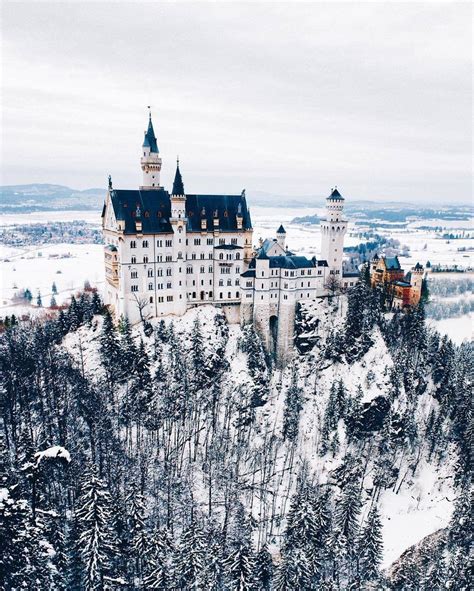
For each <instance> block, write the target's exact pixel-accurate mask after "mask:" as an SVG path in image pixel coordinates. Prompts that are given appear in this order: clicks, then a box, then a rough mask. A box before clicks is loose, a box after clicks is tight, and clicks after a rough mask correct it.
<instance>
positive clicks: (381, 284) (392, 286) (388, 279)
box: [370, 254, 424, 310]
mask: <svg viewBox="0 0 474 591" xmlns="http://www.w3.org/2000/svg"><path fill="white" fill-rule="evenodd" d="M423 276H424V269H423V265H420V263H416V265H415V266H414V267H413V268H412V269H411V271H409V272H408V273H407V274H405V271H404V270H403V269H402V267H401V265H400V261H399V260H398V257H397V256H394V257H385V256H382V257H379V256H378V255H377V254H376V255H375V256H374V258H373V259H372V261H371V262H370V284H371V286H372V287H374V288H380V289H384V290H385V291H386V294H387V305H388V307H389V308H396V309H399V310H403V309H407V308H411V307H413V306H416V305H417V304H418V303H419V301H420V299H421V290H422V286H423Z"/></svg>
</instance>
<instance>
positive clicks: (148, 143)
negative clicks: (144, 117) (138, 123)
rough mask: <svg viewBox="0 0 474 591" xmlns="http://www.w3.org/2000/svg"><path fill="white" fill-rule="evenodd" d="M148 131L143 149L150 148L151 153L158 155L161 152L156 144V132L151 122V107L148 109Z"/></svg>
mask: <svg viewBox="0 0 474 591" xmlns="http://www.w3.org/2000/svg"><path fill="white" fill-rule="evenodd" d="M148 110H149V112H148V129H147V131H146V133H145V139H144V140H143V147H144V148H150V152H151V153H152V152H153V153H155V154H158V153H159V150H158V144H157V143H156V137H155V131H154V129H153V123H152V120H151V110H150V107H148Z"/></svg>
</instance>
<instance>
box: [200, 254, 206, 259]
mask: <svg viewBox="0 0 474 591" xmlns="http://www.w3.org/2000/svg"><path fill="white" fill-rule="evenodd" d="M205 256H206V255H205V254H204V253H203V252H201V257H200V258H201V260H202V259H204V258H205Z"/></svg>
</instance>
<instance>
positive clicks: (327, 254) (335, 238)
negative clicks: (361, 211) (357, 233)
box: [321, 187, 347, 278]
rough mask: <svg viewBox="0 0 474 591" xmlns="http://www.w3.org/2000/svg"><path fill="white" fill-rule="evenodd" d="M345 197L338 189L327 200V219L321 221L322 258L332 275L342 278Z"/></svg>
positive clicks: (345, 221) (345, 228)
mask: <svg viewBox="0 0 474 591" xmlns="http://www.w3.org/2000/svg"><path fill="white" fill-rule="evenodd" d="M343 211H344V197H343V196H342V195H341V194H340V193H339V191H338V190H337V187H336V188H335V189H334V190H333V191H332V193H331V194H330V195H329V197H328V198H327V199H326V218H325V219H323V220H321V258H322V259H323V260H326V261H327V263H328V267H329V272H330V274H331V275H339V276H340V277H341V278H342V257H343V249H344V236H345V234H346V231H347V220H345V219H344V216H343Z"/></svg>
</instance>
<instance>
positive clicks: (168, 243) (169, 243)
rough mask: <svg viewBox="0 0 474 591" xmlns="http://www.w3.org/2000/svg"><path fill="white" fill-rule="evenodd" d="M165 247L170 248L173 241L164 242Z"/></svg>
mask: <svg viewBox="0 0 474 591" xmlns="http://www.w3.org/2000/svg"><path fill="white" fill-rule="evenodd" d="M165 246H166V247H168V248H170V247H171V246H173V241H172V240H166V241H165Z"/></svg>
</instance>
